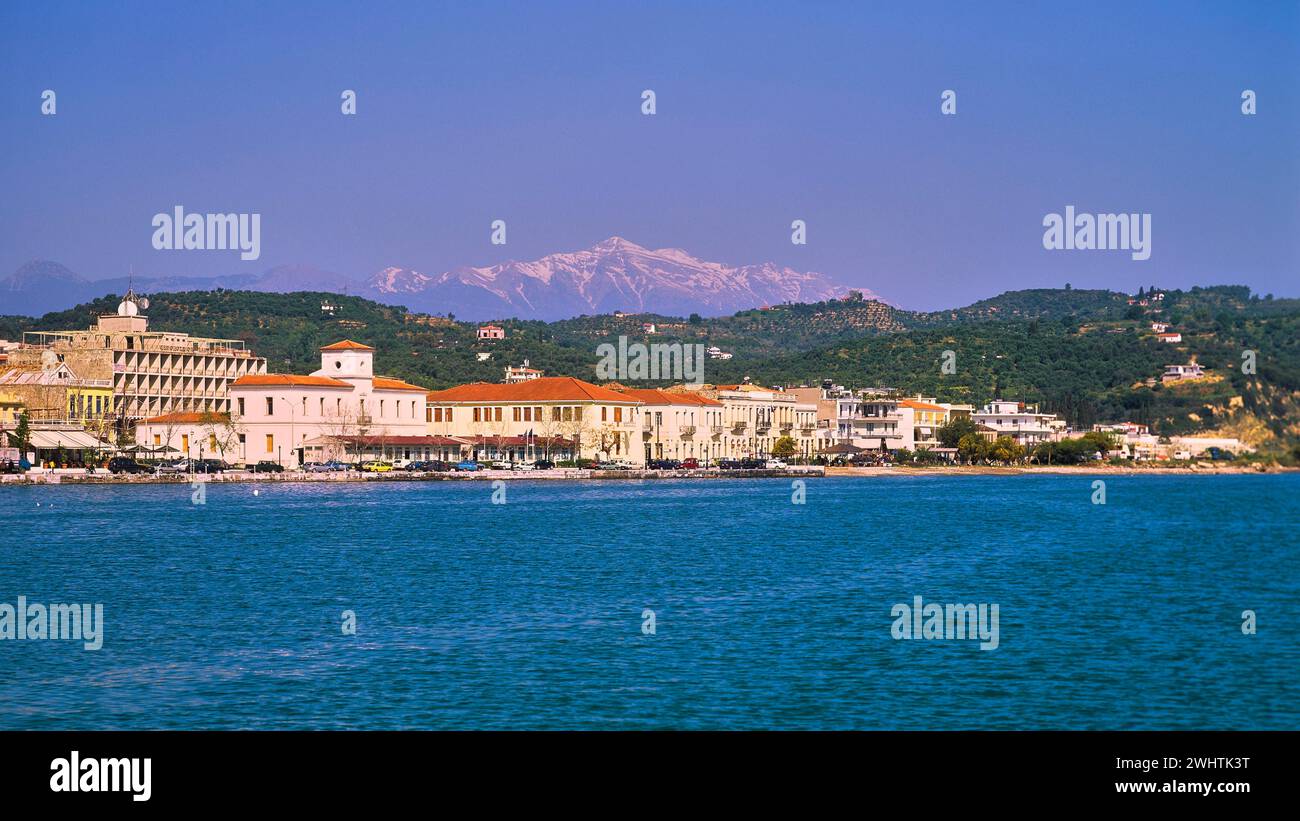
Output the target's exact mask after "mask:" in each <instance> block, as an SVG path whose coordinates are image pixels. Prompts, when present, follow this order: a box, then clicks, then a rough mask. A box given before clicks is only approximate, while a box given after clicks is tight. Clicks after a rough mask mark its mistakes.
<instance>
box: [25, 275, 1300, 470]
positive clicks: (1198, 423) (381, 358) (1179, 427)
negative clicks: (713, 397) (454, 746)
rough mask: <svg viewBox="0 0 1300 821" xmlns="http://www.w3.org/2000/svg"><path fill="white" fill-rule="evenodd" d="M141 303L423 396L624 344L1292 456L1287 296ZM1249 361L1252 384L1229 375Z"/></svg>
mask: <svg viewBox="0 0 1300 821" xmlns="http://www.w3.org/2000/svg"><path fill="white" fill-rule="evenodd" d="M1157 294H1158V295H1159V296H1158V297H1157ZM150 297H151V305H150V308H149V318H150V323H151V327H153V328H156V329H168V330H177V331H184V332H186V333H190V334H195V335H204V336H218V337H230V338H235V339H242V340H244V341H245V342H246V343H247V344H248V345H249V347H251V348H252V349H253V350H255V351H256V352H257V353H258V354H260V355H262V356H265V357H266V358H267V360H268V367H269V368H270V369H271V370H273V371H286V372H299V373H306V372H309V371H311V370H314V369H315V368H316V367H317V365H318V362H319V355H318V352H317V349H318V348H319V347H320V346H321V345H324V344H328V343H330V342H335V341H337V340H339V339H344V338H349V339H355V340H358V341H361V342H365V343H368V344H370V345H373V346H375V347H376V348H377V349H378V353H377V361H376V368H377V369H378V370H379V371H380V372H382V373H386V374H389V375H392V376H398V377H401V378H403V379H408V380H410V381H413V382H415V383H417V384H421V385H425V386H428V387H430V388H443V387H448V386H450V385H454V384H459V383H462V382H470V381H499V380H500V379H501V376H502V368H504V367H505V366H506V365H519V364H522V362H523V360H524V359H528V360H529V361H530V363H531V365H532V366H533V367H536V368H541V369H543V370H544V371H546V373H548V374H552V375H560V374H567V375H572V376H577V377H581V378H584V379H593V378H595V373H594V368H595V364H596V362H597V356H596V348H597V346H598V345H600V344H601V343H604V342H615V341H616V340H617V338H618V337H619V336H626V337H628V339H629V341H631V342H637V341H640V342H647V343H649V342H658V343H673V342H679V341H680V342H684V343H690V344H697V343H698V344H702V345H705V346H716V347H717V348H719V349H721V350H723V351H726V352H728V353H731V354H732V358H731V359H729V360H721V359H710V360H707V361H706V363H705V381H707V382H712V383H729V382H738V381H741V380H743V379H746V378H748V379H751V380H752V381H754V382H756V383H760V384H764V385H798V384H817V383H819V382H820V381H821V380H822V379H832V380H834V381H836V382H837V383H840V384H843V385H847V386H852V387H866V386H882V385H883V386H890V387H895V388H898V389H900V390H903V391H906V392H908V393H921V394H925V395H929V396H936V397H938V398H939V399H940V400H944V401H956V402H968V403H971V404H976V405H979V404H983V403H984V402H987V401H988V400H989V399H992V398H995V397H1003V398H1015V399H1024V400H1027V401H1030V402H1038V403H1041V404H1042V405H1043V407H1044V409H1046V410H1051V411H1053V412H1057V413H1060V414H1062V415H1063V416H1064V417H1065V418H1066V419H1067V420H1068V421H1069V422H1070V423H1071V424H1072V425H1076V426H1087V425H1091V424H1093V423H1095V422H1102V421H1125V420H1127V421H1134V422H1142V423H1146V424H1150V425H1152V426H1153V428H1154V429H1155V430H1156V431H1158V432H1161V433H1165V434H1171V435H1172V434H1179V433H1189V432H1196V431H1218V432H1222V433H1225V434H1227V435H1238V436H1241V437H1242V438H1244V439H1246V440H1248V441H1251V442H1253V443H1256V444H1258V445H1260V446H1261V447H1264V448H1267V449H1270V450H1278V451H1285V452H1289V451H1291V450H1292V449H1293V448H1295V447H1296V445H1297V443H1300V300H1274V299H1272V298H1271V296H1266V297H1263V298H1261V297H1259V296H1258V295H1252V294H1251V293H1250V292H1249V289H1247V288H1244V287H1240V286H1221V287H1214V288H1195V289H1192V290H1190V291H1185V292H1184V291H1172V290H1168V291H1166V290H1157V289H1151V291H1150V292H1148V291H1147V290H1146V289H1145V288H1143V289H1142V292H1141V293H1140V294H1139V295H1137V296H1135V297H1129V296H1127V295H1125V294H1118V293H1112V292H1108V291H1079V290H1072V289H1059V290H1049V289H1037V290H1030V291H1015V292H1008V293H1005V294H1002V295H1000V296H998V297H994V298H992V299H988V300H983V301H981V302H979V303H976V304H975V305H971V306H968V307H966V308H958V309H953V310H951V311H941V312H930V313H915V312H909V311H902V310H898V309H895V308H892V307H889V306H887V305H884V304H882V303H879V302H874V301H867V300H863V299H861V298H858V297H856V296H850V297H849V298H847V299H843V300H835V301H830V302H821V303H815V304H785V305H775V306H771V307H769V308H764V309H759V310H750V311H741V312H739V313H737V314H735V315H733V316H729V317H721V318H710V319H704V318H701V317H699V316H691V317H685V318H683V317H668V316H657V315H646V314H640V315H626V316H625V315H617V314H614V315H602V316H584V317H577V318H574V319H568V320H563V321H559V322H551V323H546V322H540V321H525V320H500V321H499V322H498V323H497V324H500V325H502V326H503V327H505V328H506V339H505V340H500V341H495V342H479V341H478V340H477V338H476V329H477V327H478V326H477V324H474V323H464V322H458V321H456V320H455V319H454V316H451V315H448V316H436V315H430V314H418V313H412V312H409V311H407V310H405V309H403V308H400V307H390V306H386V305H380V304H378V303H376V302H371V301H369V300H365V299H361V298H358V297H346V296H339V295H336V294H322V293H310V292H300V293H291V294H276V293H261V292H249V291H230V290H215V291H200V292H187V293H159V294H151V295H150ZM117 299H118V298H117V297H115V296H105V297H104V298H102V299H99V300H95V301H94V302H91V303H87V304H84V305H80V306H78V307H77V308H75V309H72V310H69V311H62V312H58V313H53V314H47V315H46V316H43V317H41V318H39V319H32V318H27V317H12V316H10V317H0V338H8V339H20V338H21V334H22V332H23V331H26V330H37V329H41V330H63V329H72V328H79V327H86V326H88V325H90V324H92V322H93V321H94V317H95V316H96V315H98V314H100V313H107V312H111V311H112V310H113V309H114V308H115V307H116V304H117ZM323 305H328V306H332V310H329V309H326V308H323V307H322V306H323ZM647 323H653V324H654V326H655V333H654V334H649V333H647V331H646V330H645V328H644V326H645V324H647ZM1152 323H1165V324H1168V325H1169V326H1170V330H1175V331H1177V332H1179V333H1181V334H1182V341H1181V342H1178V343H1168V342H1162V341H1159V340H1158V339H1157V337H1156V332H1155V331H1154V330H1153V328H1152ZM945 351H951V352H952V353H953V355H954V358H955V365H956V371H955V373H951V374H945V373H943V372H942V371H941V368H940V364H941V362H942V361H943V357H944V353H945ZM1248 352H1253V356H1252V355H1251V354H1249V353H1248ZM484 353H486V354H490V355H491V356H490V358H489V359H487V360H486V361H479V357H478V356H477V355H476V354H484ZM1251 358H1253V360H1254V365H1255V367H1254V371H1255V372H1254V373H1250V372H1247V371H1248V370H1249V368H1247V369H1246V370H1245V371H1244V370H1243V364H1247V360H1248V359H1251ZM1189 361H1196V362H1199V363H1200V364H1201V365H1203V366H1204V367H1205V368H1206V369H1207V372H1208V373H1207V376H1206V378H1204V379H1199V380H1194V381H1190V382H1185V383H1179V384H1170V385H1165V384H1161V383H1160V375H1161V373H1162V372H1163V370H1164V368H1165V366H1166V365H1169V364H1182V363H1186V362H1189ZM669 381H671V380H665V382H663V383H660V384H666V383H667V382H669Z"/></svg>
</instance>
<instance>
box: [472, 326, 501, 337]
mask: <svg viewBox="0 0 1300 821" xmlns="http://www.w3.org/2000/svg"><path fill="white" fill-rule="evenodd" d="M478 338H479V339H480V340H484V339H487V340H495V339H505V338H506V329H505V328H502V327H501V326H500V325H480V326H478Z"/></svg>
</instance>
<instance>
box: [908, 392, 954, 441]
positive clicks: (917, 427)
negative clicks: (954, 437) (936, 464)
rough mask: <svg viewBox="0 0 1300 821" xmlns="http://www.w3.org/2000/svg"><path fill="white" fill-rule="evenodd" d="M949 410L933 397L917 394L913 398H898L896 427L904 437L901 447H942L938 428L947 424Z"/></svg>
mask: <svg viewBox="0 0 1300 821" xmlns="http://www.w3.org/2000/svg"><path fill="white" fill-rule="evenodd" d="M950 410H951V409H950V408H949V406H947V405H941V404H939V403H938V402H937V401H935V399H934V397H923V396H920V395H919V394H918V395H917V396H916V397H915V398H913V399H900V400H898V415H899V422H898V429H899V431H900V432H902V434H903V437H904V438H903V444H902V447H905V448H907V449H908V450H916V449H917V448H926V449H929V450H935V449H938V448H942V447H943V445H942V443H941V442H940V441H939V428H941V427H943V426H944V425H946V424H948V419H949V412H950Z"/></svg>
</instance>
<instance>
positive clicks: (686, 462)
mask: <svg viewBox="0 0 1300 821" xmlns="http://www.w3.org/2000/svg"><path fill="white" fill-rule="evenodd" d="M699 469H700V461H699V460H698V459H695V458H691V459H683V460H682V470H699Z"/></svg>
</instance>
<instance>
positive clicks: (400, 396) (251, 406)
mask: <svg viewBox="0 0 1300 821" xmlns="http://www.w3.org/2000/svg"><path fill="white" fill-rule="evenodd" d="M320 354H321V366H320V369H319V370H317V371H315V372H313V373H310V374H291V373H263V374H248V375H245V376H241V377H240V378H239V379H236V380H235V381H234V382H232V383H231V385H230V388H229V393H230V404H231V413H230V421H229V423H228V426H229V433H230V435H231V437H232V439H233V440H234V443H235V444H234V446H233V447H232V448H231V449H230V452H227V453H226V454H225V455H223V456H222V457H221V458H224V459H225V461H227V462H231V463H233V464H237V465H243V464H251V463H255V462H262V461H271V462H278V463H280V464H282V465H284V466H285V467H289V468H292V467H296V466H298V465H299V464H301V463H302V461H303V453H302V451H303V448H304V445H305V443H306V442H308V441H312V440H318V439H321V438H322V437H325V438H326V439H338V440H340V441H342V440H343V439H344V438H346V437H354V438H355V437H362V439H357V440H356V441H364V437H368V436H369V437H379V438H380V439H386V438H390V437H401V436H426V435H427V433H428V431H427V430H426V428H425V422H424V417H425V412H424V404H425V403H424V394H425V393H426V389H425V388H422V387H420V386H419V385H412V384H410V383H408V382H404V381H403V380H401V379H393V378H391V377H385V376H376V375H375V374H374V357H375V349H374V348H372V347H371V346H369V345H363V344H361V343H360V342H353V341H352V340H350V339H345V340H343V341H341V342H335V343H334V344H332V345H326V346H324V347H322V348H321V349H320ZM164 424H165V425H166V428H167V429H169V430H171V429H173V428H175V430H174V432H175V433H176V434H177V441H171V442H165V443H163V444H167V445H170V446H172V447H178V441H188V442H189V444H190V449H189V450H184V449H183V453H184V455H187V456H192V457H196V458H197V457H198V455H199V454H198V452H197V449H196V448H194V447H193V445H194V444H195V443H203V442H208V443H209V444H210V443H211V441H212V440H211V438H210V436H209V437H207V438H204V437H205V435H204V433H203V431H196V430H194V429H189V430H186V429H185V428H184V427H183V426H182V425H172V424H166V423H164ZM147 430H148V435H149V437H150V438H149V439H141V438H140V437H139V436H137V442H139V443H140V444H142V445H153V444H155V443H154V442H153V441H152V437H153V435H154V434H156V433H157V432H158V431H157V426H156V425H155V426H153V427H150V428H148V429H147ZM186 434H188V439H187V440H180V437H181V436H184V435H186ZM342 451H343V449H342V448H339V449H338V452H336V453H333V454H331V456H330V458H345V455H346V454H344V453H343V452H342ZM205 455H211V454H210V453H209V454H205ZM351 455H353V456H361V457H364V455H365V453H364V452H357V453H353V454H351Z"/></svg>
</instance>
